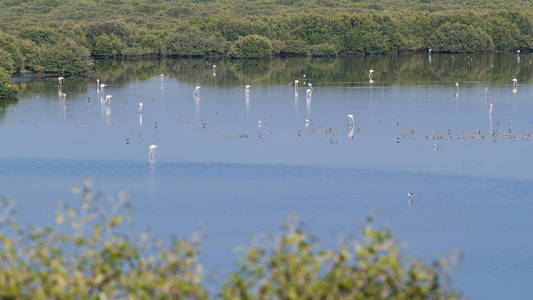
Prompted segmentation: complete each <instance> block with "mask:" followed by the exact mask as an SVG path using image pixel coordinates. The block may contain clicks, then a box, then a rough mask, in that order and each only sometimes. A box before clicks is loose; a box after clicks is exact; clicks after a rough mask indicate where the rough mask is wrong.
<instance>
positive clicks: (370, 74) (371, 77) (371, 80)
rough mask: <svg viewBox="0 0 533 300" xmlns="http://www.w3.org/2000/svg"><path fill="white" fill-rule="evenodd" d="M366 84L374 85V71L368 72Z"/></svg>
mask: <svg viewBox="0 0 533 300" xmlns="http://www.w3.org/2000/svg"><path fill="white" fill-rule="evenodd" d="M368 82H370V83H374V70H369V71H368Z"/></svg>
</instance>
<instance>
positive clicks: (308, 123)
mask: <svg viewBox="0 0 533 300" xmlns="http://www.w3.org/2000/svg"><path fill="white" fill-rule="evenodd" d="M311 123H312V121H311V120H310V119H305V129H306V130H307V129H309V127H311Z"/></svg>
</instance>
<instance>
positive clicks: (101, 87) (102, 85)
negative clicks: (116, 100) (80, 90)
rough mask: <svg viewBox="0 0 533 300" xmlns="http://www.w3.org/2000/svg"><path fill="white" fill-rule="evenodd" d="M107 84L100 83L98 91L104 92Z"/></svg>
mask: <svg viewBox="0 0 533 300" xmlns="http://www.w3.org/2000/svg"><path fill="white" fill-rule="evenodd" d="M106 86H107V84H104V83H102V84H100V93H103V92H104V88H105V87H106Z"/></svg>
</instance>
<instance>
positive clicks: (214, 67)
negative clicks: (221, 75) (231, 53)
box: [213, 65, 217, 76]
mask: <svg viewBox="0 0 533 300" xmlns="http://www.w3.org/2000/svg"><path fill="white" fill-rule="evenodd" d="M213 76H217V65H213Z"/></svg>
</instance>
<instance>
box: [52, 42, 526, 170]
mask: <svg viewBox="0 0 533 300" xmlns="http://www.w3.org/2000/svg"><path fill="white" fill-rule="evenodd" d="M429 53H430V54H431V49H429ZM216 68H217V67H216V65H213V67H212V72H213V76H216ZM374 74H375V71H374V70H373V69H371V70H369V71H368V82H369V83H374ZM303 77H304V78H305V77H306V76H305V75H303ZM163 78H164V74H161V79H162V80H163ZM57 80H58V96H59V97H60V98H65V97H66V95H67V94H66V93H65V92H64V91H63V83H64V78H63V77H58V78H57ZM301 83H303V85H304V86H305V87H306V90H305V95H306V101H307V102H310V101H311V99H312V96H313V85H312V83H309V82H305V81H303V82H300V80H293V81H291V82H290V84H289V86H292V87H294V94H295V96H297V95H298V94H299V89H300V84H301ZM511 83H512V92H513V93H516V92H517V90H518V80H517V79H516V78H513V79H512V80H511ZM96 86H97V93H98V95H99V98H100V102H101V103H102V104H103V105H104V106H105V107H106V114H110V109H109V106H110V104H111V99H112V97H113V96H112V95H105V94H104V91H105V87H106V86H107V85H106V84H104V83H100V80H99V79H97V80H96ZM455 87H456V93H455V97H459V93H460V85H459V82H456V83H455ZM200 91H201V87H200V86H196V87H195V88H194V91H193V93H192V95H193V98H194V100H195V101H196V102H198V101H199V100H200ZM489 92H490V89H489V88H488V87H487V88H486V89H485V93H484V95H485V99H486V102H487V105H488V115H489V121H490V132H491V133H490V137H491V138H492V139H496V138H505V139H524V140H533V135H530V134H528V135H524V136H516V135H512V130H511V129H509V130H508V132H507V133H499V132H498V131H497V130H494V129H493V126H492V116H493V113H494V105H493V103H492V102H491V101H490V95H489ZM250 94H251V86H250V85H245V86H244V95H245V99H246V102H247V103H248V102H249V99H250ZM138 105H139V106H138V109H137V113H138V114H139V122H140V124H141V125H142V113H143V112H144V106H143V102H139V104H138ZM345 117H346V119H347V126H348V131H347V136H348V138H350V139H353V137H354V133H355V130H354V129H355V116H354V114H352V113H349V114H346V116H345ZM304 122H305V123H304V130H305V131H306V132H309V131H311V130H312V121H311V120H310V119H307V118H306V119H305V120H304ZM265 124H266V120H264V119H263V120H258V121H257V126H258V127H259V128H262V127H263V126H264V125H265ZM155 128H157V122H156V123H155ZM203 128H208V124H207V123H206V122H204V124H203ZM324 132H325V133H332V132H334V129H333V128H329V129H326V130H324ZM301 134H302V132H300V131H299V132H298V136H301ZM246 136H247V135H246ZM413 137H414V129H413V130H412V132H411V135H407V134H405V131H404V130H401V131H400V135H399V136H398V137H397V138H396V142H397V143H399V142H400V139H410V138H413ZM486 138H488V136H487V135H485V134H483V133H482V132H481V130H480V129H475V132H474V134H472V135H463V136H460V135H452V134H451V131H450V130H449V131H448V135H437V134H436V132H435V130H433V135H431V136H426V140H431V141H446V140H453V139H463V140H471V139H486ZM330 142H331V143H336V140H335V139H331V140H330ZM157 150H158V146H157V145H155V144H152V145H149V149H148V161H149V163H150V164H153V163H155V162H156V155H157ZM433 150H434V151H437V150H439V145H438V144H436V143H435V144H433Z"/></svg>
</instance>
